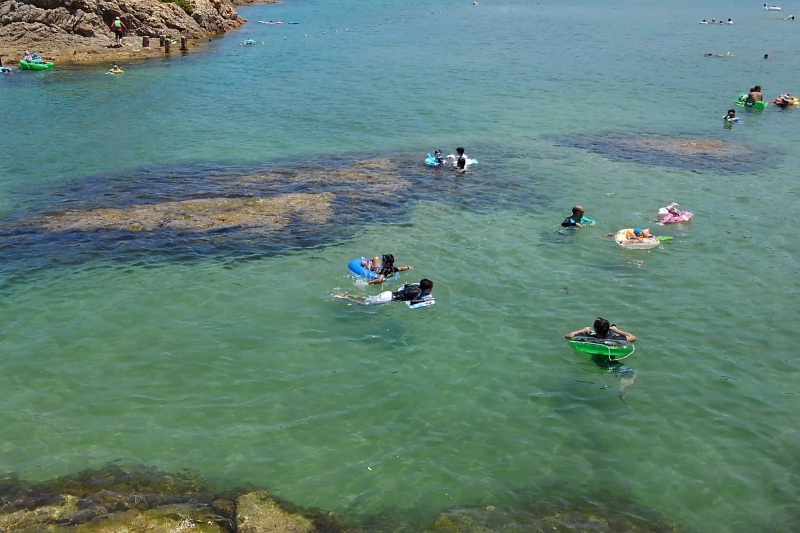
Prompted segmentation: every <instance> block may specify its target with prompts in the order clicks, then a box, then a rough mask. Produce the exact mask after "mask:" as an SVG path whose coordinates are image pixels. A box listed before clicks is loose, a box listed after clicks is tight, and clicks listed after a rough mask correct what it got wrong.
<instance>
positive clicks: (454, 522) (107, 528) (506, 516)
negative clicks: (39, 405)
mask: <svg viewBox="0 0 800 533" xmlns="http://www.w3.org/2000/svg"><path fill="white" fill-rule="evenodd" d="M562 488H564V487H562ZM547 493H549V490H546V491H545V492H544V493H540V494H539V495H538V496H536V497H533V498H531V499H530V500H529V502H528V503H527V504H521V505H517V506H515V507H511V506H501V505H482V506H471V507H459V508H452V509H446V510H443V511H441V512H440V513H439V514H438V515H437V516H436V517H435V518H434V519H433V520H431V521H426V523H424V524H422V523H420V517H419V516H413V515H414V510H413V509H406V510H395V511H394V512H391V513H388V512H383V513H381V514H379V515H375V516H367V517H360V519H359V520H360V523H356V522H355V521H354V520H352V519H350V518H348V517H346V516H342V515H339V514H336V513H332V512H329V511H324V510H320V509H309V508H303V507H300V506H298V505H296V504H294V503H291V502H286V501H283V500H281V499H279V498H277V497H275V496H274V495H272V494H270V492H269V491H268V490H266V489H259V488H254V487H249V488H247V489H241V490H233V491H229V492H226V493H222V492H214V489H213V487H211V486H210V484H209V483H208V482H207V481H205V480H203V479H202V478H200V477H199V476H198V475H196V474H195V473H192V472H183V473H181V474H171V473H167V472H161V471H158V470H155V469H153V468H149V467H146V466H125V465H120V464H112V465H108V466H106V467H104V468H101V469H98V470H86V471H83V472H80V473H77V474H75V475H73V476H65V477H62V478H57V479H53V480H50V481H47V482H44V483H39V484H35V485H34V484H27V483H24V482H21V481H19V480H18V479H15V478H13V477H12V478H6V479H0V533H19V532H34V531H35V532H41V531H45V532H69V533H89V532H92V533H112V532H114V533H119V532H128V533H139V532H141V533H144V532H156V533H159V532H180V531H193V532H200V533H234V532H237V533H322V532H326V533H367V532H369V533H389V532H393V533H404V532H429V533H443V532H448V533H450V532H453V533H456V532H457V533H495V532H497V533H499V532H505V533H508V532H544V531H556V532H574V531H597V532H632V533H639V532H657V533H662V532H663V533H672V532H677V531H680V529H679V527H678V526H677V525H676V524H674V523H672V522H670V521H669V520H667V519H665V518H664V517H662V516H659V515H658V514H657V513H655V512H653V511H652V510H649V509H646V508H643V507H641V506H638V505H636V504H635V503H634V502H632V501H630V500H629V499H628V498H627V497H626V496H624V495H620V494H616V495H615V494H611V493H610V492H606V491H601V492H598V494H596V495H594V496H591V497H587V496H586V495H584V496H577V495H576V496H574V497H570V498H563V497H558V496H556V495H548V496H547V497H545V496H542V494H547ZM523 501H524V499H523Z"/></svg>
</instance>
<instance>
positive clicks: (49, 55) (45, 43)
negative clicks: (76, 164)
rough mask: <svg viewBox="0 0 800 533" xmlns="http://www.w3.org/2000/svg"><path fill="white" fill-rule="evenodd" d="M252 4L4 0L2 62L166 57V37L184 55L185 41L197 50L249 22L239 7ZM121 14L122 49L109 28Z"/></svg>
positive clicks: (225, 0)
mask: <svg viewBox="0 0 800 533" xmlns="http://www.w3.org/2000/svg"><path fill="white" fill-rule="evenodd" d="M276 2H277V0H259V2H258V3H267V4H270V3H276ZM248 3H252V2H249V1H241V0H236V1H235V2H232V1H231V0H171V1H165V2H160V1H158V0H110V1H99V0H61V1H56V2H53V1H50V0H0V60H2V63H3V65H5V66H15V65H16V64H17V63H18V62H19V60H20V59H22V56H23V53H24V51H25V50H30V51H31V52H38V53H39V55H41V56H42V57H44V58H46V59H50V60H54V61H55V62H56V65H57V67H62V66H80V65H90V64H100V63H122V62H124V61H127V60H131V59H142V58H148V57H156V56H163V55H164V54H165V53H167V52H166V49H165V47H164V46H163V45H162V37H164V38H166V39H168V40H169V42H170V44H171V46H170V51H169V53H179V52H180V46H179V43H180V42H181V38H182V37H183V38H185V39H186V49H194V48H197V47H199V46H201V45H202V44H203V43H204V42H207V41H208V39H209V38H212V37H215V36H219V35H222V34H224V33H226V32H228V31H231V30H234V29H237V28H239V27H240V26H241V25H242V24H244V23H245V22H246V19H244V18H242V17H240V16H239V14H238V13H236V9H235V7H236V6H237V5H245V4H248ZM117 16H119V17H120V19H121V20H122V22H123V23H124V24H125V26H126V28H127V32H126V34H125V38H124V39H123V42H122V44H121V45H116V43H115V38H114V34H113V32H112V31H111V30H110V29H109V26H110V25H111V23H112V22H113V21H114V18H115V17H117ZM145 38H147V39H145ZM147 40H149V45H147V44H148V43H147V42H146V41H147ZM173 43H174V44H173Z"/></svg>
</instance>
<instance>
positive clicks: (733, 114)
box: [722, 109, 736, 122]
mask: <svg viewBox="0 0 800 533" xmlns="http://www.w3.org/2000/svg"><path fill="white" fill-rule="evenodd" d="M722 118H723V120H725V121H727V122H736V110H735V109H728V114H727V115H725V116H724V117H722Z"/></svg>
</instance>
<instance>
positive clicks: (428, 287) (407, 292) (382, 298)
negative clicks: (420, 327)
mask: <svg viewBox="0 0 800 533" xmlns="http://www.w3.org/2000/svg"><path fill="white" fill-rule="evenodd" d="M361 267H362V268H364V269H366V270H368V271H370V272H371V273H372V274H373V275H374V276H375V277H374V278H373V279H371V280H370V281H369V282H368V284H370V285H380V284H381V283H383V282H384V281H386V280H387V279H389V278H391V277H393V276H394V275H395V274H396V273H398V272H403V271H405V270H411V269H412V268H413V267H412V266H411V265H406V266H395V265H394V254H383V255H382V256H380V257H378V256H375V257H373V258H372V259H366V258H362V259H361ZM432 290H433V282H432V281H431V280H429V279H427V278H422V279H421V280H419V283H406V284H405V285H403V287H402V288H400V289H399V290H397V291H383V292H382V293H380V294H378V295H376V296H366V297H365V296H360V295H357V294H347V293H342V294H333V297H334V298H341V299H343V300H348V301H350V302H354V303H357V304H360V305H378V304H385V303H389V302H409V304H410V305H419V304H425V303H426V302H432V301H433V296H432V295H431V291H432Z"/></svg>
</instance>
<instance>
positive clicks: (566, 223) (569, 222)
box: [561, 217, 577, 228]
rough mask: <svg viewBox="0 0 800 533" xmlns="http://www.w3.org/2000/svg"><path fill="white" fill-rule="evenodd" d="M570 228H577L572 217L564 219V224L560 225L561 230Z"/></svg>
mask: <svg viewBox="0 0 800 533" xmlns="http://www.w3.org/2000/svg"><path fill="white" fill-rule="evenodd" d="M572 226H577V224H576V223H575V221H574V220H572V217H567V218H565V219H564V222H562V223H561V227H562V228H571V227H572Z"/></svg>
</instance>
